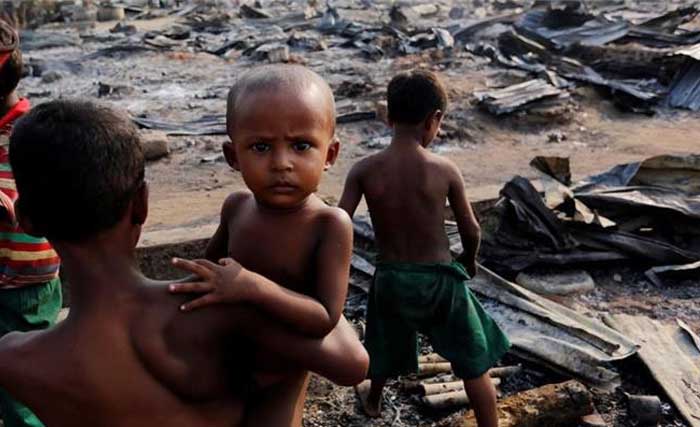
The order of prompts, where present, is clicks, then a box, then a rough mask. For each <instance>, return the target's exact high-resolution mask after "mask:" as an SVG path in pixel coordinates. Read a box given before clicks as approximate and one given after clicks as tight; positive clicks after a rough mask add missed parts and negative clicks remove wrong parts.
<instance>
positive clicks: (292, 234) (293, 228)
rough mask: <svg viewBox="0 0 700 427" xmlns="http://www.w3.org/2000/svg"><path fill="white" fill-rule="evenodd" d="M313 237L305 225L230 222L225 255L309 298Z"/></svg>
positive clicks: (311, 228)
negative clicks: (307, 295)
mask: <svg viewBox="0 0 700 427" xmlns="http://www.w3.org/2000/svg"><path fill="white" fill-rule="evenodd" d="M316 234H317V233H316V231H315V229H314V226H313V225H312V224H310V223H308V222H305V221H297V222H294V221H264V220H253V221H247V222H243V221H238V222H237V221H232V222H231V223H230V224H229V241H228V254H229V256H230V257H232V258H233V259H235V260H237V261H238V262H240V263H241V265H243V267H245V268H247V269H249V270H251V271H254V272H256V273H258V274H261V275H263V276H265V277H267V278H268V279H270V280H272V281H274V282H276V283H278V284H280V285H281V286H284V287H286V288H288V289H292V290H295V291H298V292H303V293H306V294H308V293H309V292H310V291H311V290H312V289H313V285H312V284H313V283H314V277H315V271H316V263H317V260H316V252H317V246H318V239H317V235H316Z"/></svg>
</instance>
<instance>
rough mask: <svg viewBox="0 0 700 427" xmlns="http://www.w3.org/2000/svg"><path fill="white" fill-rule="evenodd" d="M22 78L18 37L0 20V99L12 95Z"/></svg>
mask: <svg viewBox="0 0 700 427" xmlns="http://www.w3.org/2000/svg"><path fill="white" fill-rule="evenodd" d="M21 78H22V53H21V52H20V50H19V36H18V35H17V31H15V30H14V28H12V27H11V26H10V25H9V24H7V23H6V22H5V21H3V20H2V19H0V98H4V97H6V96H7V95H9V94H10V93H12V92H13V91H14V90H15V89H16V88H17V85H18V84H19V80H20V79H21Z"/></svg>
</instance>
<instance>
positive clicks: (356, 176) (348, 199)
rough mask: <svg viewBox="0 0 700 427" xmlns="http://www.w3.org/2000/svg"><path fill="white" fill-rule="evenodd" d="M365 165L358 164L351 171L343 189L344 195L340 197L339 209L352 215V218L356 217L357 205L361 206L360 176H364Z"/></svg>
mask: <svg viewBox="0 0 700 427" xmlns="http://www.w3.org/2000/svg"><path fill="white" fill-rule="evenodd" d="M362 165H363V163H362V162H359V163H356V164H355V166H353V167H352V169H350V172H349V173H348V177H347V178H346V179H345V188H344V189H343V195H342V196H341V197H340V202H338V207H339V208H340V209H342V210H344V211H345V212H347V213H348V215H350V218H352V217H353V215H355V210H356V209H357V205H359V204H360V200H362V193H363V191H362V185H361V182H360V176H361V175H362V167H363V166H362Z"/></svg>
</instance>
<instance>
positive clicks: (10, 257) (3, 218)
mask: <svg viewBox="0 0 700 427" xmlns="http://www.w3.org/2000/svg"><path fill="white" fill-rule="evenodd" d="M21 75H22V54H21V52H20V50H19V36H18V35H17V32H16V31H15V30H14V29H13V28H12V27H11V26H9V25H8V24H6V23H5V22H4V21H2V20H0V337H2V336H3V335H5V334H7V333H9V332H12V331H31V330H37V329H44V328H47V327H49V326H50V325H52V324H53V323H54V322H55V321H56V317H57V316H58V312H59V310H60V309H61V302H62V298H61V282H60V279H59V278H58V269H59V259H58V256H57V255H56V252H54V250H53V248H52V247H51V245H50V244H49V242H48V241H46V239H43V238H37V237H33V236H30V235H28V234H26V233H24V232H23V231H22V229H21V228H20V227H19V225H18V224H17V221H16V217H15V210H14V202H15V200H16V199H17V191H16V189H15V180H14V176H13V174H12V169H11V168H10V161H9V145H8V141H9V136H10V132H11V131H12V126H13V124H14V122H15V121H16V120H17V119H18V118H20V117H21V116H23V115H24V114H26V113H27V112H28V111H29V101H28V100H27V99H24V98H20V97H19V96H18V95H17V93H16V92H15V89H16V88H17V84H18V83H19V80H20V78H21ZM0 411H1V412H2V417H3V420H4V423H5V427H39V426H43V424H42V423H41V421H39V419H38V418H37V417H36V416H35V415H34V414H33V413H32V412H30V411H29V409H27V408H26V407H25V406H24V405H22V404H20V403H19V402H17V401H16V400H14V399H13V398H12V397H10V396H9V395H8V394H7V393H6V392H5V391H4V390H2V389H0Z"/></svg>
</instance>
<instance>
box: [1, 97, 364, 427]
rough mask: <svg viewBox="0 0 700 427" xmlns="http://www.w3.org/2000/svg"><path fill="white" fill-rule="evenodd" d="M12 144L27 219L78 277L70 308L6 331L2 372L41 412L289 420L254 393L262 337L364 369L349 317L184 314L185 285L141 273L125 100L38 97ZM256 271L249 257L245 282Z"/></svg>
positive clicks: (326, 363) (138, 202) (227, 425)
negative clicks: (315, 319)
mask: <svg viewBox="0 0 700 427" xmlns="http://www.w3.org/2000/svg"><path fill="white" fill-rule="evenodd" d="M11 148H12V152H11V161H12V167H13V168H14V170H15V175H16V180H17V187H18V188H19V189H20V198H19V200H18V201H17V209H18V212H19V214H18V216H19V219H20V222H21V223H22V225H23V226H24V228H25V230H27V231H28V232H30V233H33V234H38V235H43V236H47V238H48V239H49V241H50V242H51V243H52V244H53V245H54V247H55V248H56V251H57V252H58V253H59V254H60V256H61V259H62V260H63V266H64V268H65V270H66V274H67V275H68V277H70V278H71V291H72V292H71V294H72V295H71V296H72V298H71V310H70V314H69V315H68V318H67V319H66V320H65V321H64V322H61V323H60V324H58V325H56V326H54V327H52V328H50V329H48V330H46V331H35V332H29V333H16V332H15V333H11V334H8V335H6V336H4V337H3V338H2V339H0V385H1V386H3V387H6V388H8V389H9V391H10V392H12V393H13V395H15V396H17V398H18V399H20V400H22V401H23V402H25V403H26V404H27V405H28V406H29V407H30V408H32V409H33V410H34V411H36V413H37V414H38V416H39V417H40V418H41V419H42V420H43V421H44V422H45V423H46V425H47V426H49V427H64V426H65V427H74V426H77V425H89V426H91V427H135V426H138V427H141V426H167V427H242V426H250V427H277V426H278V425H283V424H271V423H259V422H257V420H256V418H255V414H256V413H257V412H261V411H264V410H265V409H266V408H264V407H262V406H261V405H262V403H261V402H258V401H253V400H252V399H253V397H252V395H251V393H252V392H254V391H255V384H254V381H252V379H251V377H252V375H251V365H252V364H253V362H254V356H255V350H256V349H258V351H260V352H262V353H272V354H275V355H277V357H278V358H279V359H281V360H284V361H285V362H286V363H288V364H290V365H292V366H296V367H297V369H309V370H312V371H315V372H318V373H320V374H321V375H324V376H326V377H328V378H329V379H331V380H333V381H336V382H338V383H342V384H345V385H351V384H354V383H357V382H360V381H361V380H362V377H363V376H364V374H365V373H366V367H367V363H368V362H367V354H366V352H365V351H364V349H363V348H362V345H361V344H360V342H359V341H358V340H357V337H356V336H355V335H354V331H353V330H352V327H351V326H350V325H349V324H348V323H347V322H346V321H345V320H344V319H341V320H340V322H339V323H338V325H337V326H336V327H335V328H333V330H332V331H331V332H330V333H329V334H328V335H327V336H326V337H324V338H322V339H320V338H308V337H304V336H302V335H300V334H294V333H291V332H290V331H289V330H288V328H287V327H286V326H285V325H282V324H280V322H278V321H276V320H274V319H271V318H269V316H265V315H264V314H260V313H259V311H258V310H257V309H256V307H255V306H254V305H253V304H237V305H236V306H235V307H209V308H207V309H202V310H198V311H197V312H196V313H192V314H187V315H185V314H183V313H182V312H181V311H180V309H179V308H180V306H181V305H182V304H184V303H185V302H186V298H184V297H183V296H180V295H178V296H173V295H171V294H170V293H169V292H168V283H165V282H158V281H154V280H150V279H148V278H146V277H144V276H143V275H142V274H141V272H140V271H139V269H138V266H137V261H136V255H135V246H136V242H137V241H138V239H139V235H140V233H141V226H142V225H143V223H144V222H145V220H146V217H147V214H148V186H147V184H146V182H145V181H144V157H143V152H142V149H141V141H140V139H139V134H138V130H137V129H136V127H135V126H134V125H133V123H132V122H131V120H130V119H129V117H128V116H126V115H125V114H120V113H118V112H116V111H114V110H112V109H111V108H108V107H106V106H104V105H99V104H94V103H90V102H80V101H64V100H63V101H54V102H51V103H47V104H42V105H40V106H38V107H36V108H35V109H33V110H32V112H30V113H29V114H28V115H27V117H26V118H24V119H23V120H21V121H20V122H19V123H18V125H17V126H16V127H15V130H14V133H13V135H12V138H11ZM56 206H60V209H53V208H54V207H56ZM180 263H182V264H185V265H188V266H190V268H192V269H193V270H195V271H198V270H197V269H196V268H195V267H194V266H192V265H190V264H191V263H190V262H188V261H180ZM194 265H195V266H196V265H199V264H194ZM220 269H223V267H219V266H216V265H212V266H209V268H208V269H207V271H204V272H201V274H202V276H203V277H205V278H209V277H210V276H208V272H209V271H212V272H214V273H219V272H220V271H219V270H220ZM198 272H199V271H198ZM249 280H255V276H254V275H253V274H251V273H249V272H247V271H246V270H241V271H240V272H239V275H238V282H237V283H238V284H240V285H241V286H245V283H246V282H247V281H249ZM282 299H283V298H282ZM284 397H285V396H278V398H279V399H283V398H284ZM293 397H296V396H293ZM267 409H269V410H271V411H274V410H275V408H274V406H273V405H271V406H270V407H269V408H267ZM286 422H290V421H289V420H286Z"/></svg>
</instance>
